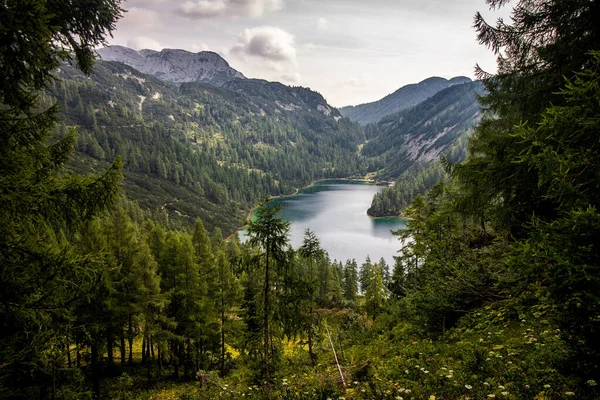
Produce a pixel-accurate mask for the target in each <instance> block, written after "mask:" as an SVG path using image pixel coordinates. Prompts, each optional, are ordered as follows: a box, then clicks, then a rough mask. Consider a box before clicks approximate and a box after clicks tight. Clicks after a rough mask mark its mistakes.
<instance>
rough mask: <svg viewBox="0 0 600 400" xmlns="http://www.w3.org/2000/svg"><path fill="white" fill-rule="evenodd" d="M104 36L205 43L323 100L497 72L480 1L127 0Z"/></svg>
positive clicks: (250, 72) (238, 64) (248, 70)
mask: <svg viewBox="0 0 600 400" xmlns="http://www.w3.org/2000/svg"><path fill="white" fill-rule="evenodd" d="M123 8H125V9H126V10H128V12H127V13H126V14H125V16H124V17H123V19H122V20H121V21H119V23H118V24H117V30H116V32H115V33H114V38H112V39H110V40H109V43H110V44H119V45H123V46H128V47H131V48H134V49H136V50H140V49H143V48H149V49H155V50H160V49H162V48H178V49H185V50H189V51H194V52H197V51H202V50H212V51H215V52H217V53H219V54H221V55H222V56H223V57H224V58H225V59H226V60H227V61H228V62H229V63H230V65H231V66H232V67H233V68H235V69H237V70H239V71H240V72H242V73H243V74H244V75H246V76H247V77H249V78H262V79H268V80H273V81H280V82H283V83H286V84H291V85H301V86H307V87H310V88H311V89H313V90H316V91H318V92H320V93H321V94H323V95H324V96H325V98H326V99H327V100H328V101H329V103H330V104H332V105H334V106H338V107H339V106H345V105H351V104H359V103H364V102H369V101H374V100H378V99H380V98H381V97H383V96H385V95H387V94H389V93H391V92H393V91H395V90H396V89H398V88H399V87H401V86H403V85H406V84H409V83H416V82H419V81H421V80H423V79H426V78H428V77H431V76H441V77H445V78H451V77H454V76H459V75H464V76H469V77H471V78H473V70H474V67H475V64H476V63H479V65H480V66H482V67H483V68H484V69H486V70H488V71H490V72H494V71H495V58H494V56H493V54H492V53H491V52H490V51H489V50H488V49H486V48H485V47H483V46H480V45H479V44H478V43H477V41H476V33H475V31H474V29H473V28H472V25H473V16H474V14H475V12H476V11H481V12H482V13H483V15H484V16H486V18H487V19H488V20H489V22H493V21H494V20H495V19H496V18H497V17H499V16H506V15H508V10H501V11H500V12H492V11H489V10H488V7H487V5H486V4H485V0H129V1H126V2H124V3H123Z"/></svg>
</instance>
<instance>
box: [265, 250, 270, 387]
mask: <svg viewBox="0 0 600 400" xmlns="http://www.w3.org/2000/svg"><path fill="white" fill-rule="evenodd" d="M264 296H265V307H264V313H265V315H264V322H263V324H264V331H265V337H264V342H265V343H264V344H265V346H264V352H265V354H264V357H265V378H266V380H267V381H268V380H269V378H270V376H269V375H270V374H269V245H268V244H267V254H266V263H265V292H264Z"/></svg>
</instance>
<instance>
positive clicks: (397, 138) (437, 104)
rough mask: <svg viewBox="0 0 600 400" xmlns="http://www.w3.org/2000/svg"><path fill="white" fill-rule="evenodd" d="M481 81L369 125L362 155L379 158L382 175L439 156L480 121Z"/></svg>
mask: <svg viewBox="0 0 600 400" xmlns="http://www.w3.org/2000/svg"><path fill="white" fill-rule="evenodd" d="M482 91H483V86H482V84H481V82H471V83H466V84H462V85H455V86H452V87H450V88H447V89H445V90H443V91H441V92H439V93H438V94H436V95H435V96H433V97H431V98H429V99H427V100H425V101H424V102H422V103H420V104H419V105H417V106H416V107H414V108H411V109H409V110H405V111H400V112H398V113H396V114H392V115H388V116H387V117H385V118H384V119H382V120H381V121H380V122H379V123H377V124H371V125H368V126H367V127H366V135H367V138H368V139H369V140H368V143H367V144H366V145H365V146H364V147H363V149H362V154H363V155H364V156H366V157H378V162H379V163H380V164H379V166H380V167H381V170H380V171H379V173H378V175H379V176H380V177H382V178H394V177H397V176H398V175H400V174H401V173H402V172H403V171H404V170H405V169H406V168H408V167H409V166H410V165H411V164H413V163H414V162H417V161H429V160H434V159H437V158H439V156H440V154H441V153H442V152H443V151H444V150H445V149H447V148H448V147H449V146H450V145H451V144H452V143H453V142H454V141H455V140H456V139H458V138H459V137H460V136H461V135H463V134H465V133H466V132H467V131H468V130H469V129H470V128H471V127H473V126H474V124H475V123H476V122H477V121H478V120H479V118H480V116H481V114H480V111H479V103H478V101H477V96H478V95H479V94H481V93H482Z"/></svg>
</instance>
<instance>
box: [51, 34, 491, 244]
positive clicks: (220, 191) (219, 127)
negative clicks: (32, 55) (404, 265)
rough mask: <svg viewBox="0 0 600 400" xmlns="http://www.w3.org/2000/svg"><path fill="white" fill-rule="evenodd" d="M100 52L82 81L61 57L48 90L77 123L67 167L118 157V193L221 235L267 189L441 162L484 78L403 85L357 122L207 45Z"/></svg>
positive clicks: (470, 118) (100, 164)
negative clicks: (376, 113) (249, 73)
mask: <svg viewBox="0 0 600 400" xmlns="http://www.w3.org/2000/svg"><path fill="white" fill-rule="evenodd" d="M99 53H100V54H101V56H102V57H103V58H102V60H99V61H97V63H96V67H95V72H94V73H93V74H92V76H91V77H90V78H88V77H86V76H84V75H83V74H81V73H80V72H79V71H77V70H76V69H74V68H72V67H70V66H69V65H66V64H65V65H64V66H63V67H62V68H61V70H60V72H59V77H60V79H59V80H57V81H56V82H55V83H54V85H53V87H52V88H51V89H50V93H49V94H50V95H51V96H52V97H53V98H54V99H56V101H58V102H59V104H61V105H62V107H63V110H64V112H63V113H64V121H63V125H64V127H63V129H68V127H71V126H75V127H77V128H78V132H79V141H78V144H77V147H76V153H75V157H74V160H73V162H72V168H73V169H74V170H77V171H79V172H85V171H91V172H93V171H97V170H102V168H105V167H106V165H108V164H109V163H110V162H111V161H112V160H114V158H115V157H116V156H117V155H120V156H121V157H123V159H124V164H125V166H124V170H123V172H124V176H125V182H124V190H125V193H126V195H127V196H128V197H129V198H132V199H135V200H137V201H138V202H139V203H140V205H141V206H142V208H144V209H146V210H150V211H151V212H156V213H164V212H167V213H168V214H169V215H170V216H171V221H180V222H181V223H185V224H187V223H189V222H192V221H193V220H194V219H195V218H197V217H201V218H202V220H203V221H204V222H205V224H206V225H207V226H208V227H209V228H211V227H216V226H218V227H220V228H221V229H222V230H223V231H224V232H225V233H231V232H232V231H233V230H235V229H236V228H237V227H238V226H240V225H241V224H242V223H243V220H244V218H245V216H246V215H247V212H248V210H249V209H250V208H252V207H253V206H254V205H255V204H256V203H257V202H259V201H260V200H261V199H263V198H264V197H265V196H275V195H281V194H289V193H293V192H294V190H295V189H294V188H297V187H302V186H305V185H308V184H310V183H311V182H313V181H314V180H316V179H323V178H349V177H357V178H363V177H365V176H372V177H375V178H381V179H392V180H394V179H397V178H398V177H400V176H401V175H402V174H403V173H405V172H406V171H408V170H411V171H414V170H415V168H417V169H418V168H419V166H420V165H422V164H423V163H424V162H425V163H427V162H430V161H431V162H434V161H435V162H437V161H436V160H437V158H438V157H439V156H440V155H441V154H445V152H447V151H448V149H450V148H451V147H452V146H454V147H455V148H456V147H457V146H458V147H459V148H463V147H464V144H462V143H463V142H462V141H461V138H462V137H464V136H465V135H466V134H467V132H468V130H469V129H470V127H471V126H472V125H473V124H474V123H475V122H476V121H477V119H478V118H479V112H478V107H477V100H476V98H477V93H480V90H481V85H480V84H479V83H477V82H471V81H470V80H469V79H468V78H460V77H459V78H454V79H451V80H445V79H443V78H431V79H430V80H426V81H424V82H421V83H420V84H416V85H409V86H407V87H404V88H401V89H400V90H398V91H396V92H395V93H394V94H393V95H390V96H387V97H386V98H384V99H382V100H380V101H379V102H378V103H379V104H387V105H386V106H385V107H383V106H382V107H381V110H383V109H385V110H396V109H397V108H398V107H400V108H401V110H400V111H395V112H392V113H389V114H387V115H385V116H382V117H381V118H379V121H378V122H377V123H371V124H368V125H367V126H361V125H360V124H359V123H357V122H354V121H352V119H351V118H343V114H344V112H345V111H344V110H346V111H347V109H342V110H341V112H340V110H338V109H336V108H334V107H332V106H330V105H329V104H328V103H327V101H326V99H325V98H323V96H322V95H320V94H319V93H317V92H315V91H312V90H310V89H308V88H303V87H291V86H286V85H283V84H281V83H278V82H268V81H265V80H260V79H248V78H246V77H244V76H243V74H241V73H239V72H238V71H235V70H233V69H231V68H230V67H229V64H228V63H227V62H226V61H225V60H224V59H222V58H221V57H220V56H219V55H217V54H215V53H210V52H201V53H189V52H185V51H183V50H168V49H167V50H163V51H160V52H157V51H152V50H142V51H135V50H131V49H127V48H124V47H118V46H113V47H109V48H105V49H101V50H100V51H99ZM108 60H112V61H108ZM392 103H394V104H395V105H394V106H392ZM373 104H374V103H373ZM413 104H414V105H413ZM411 105H412V106H411ZM359 107H360V106H359ZM381 112H384V111H381ZM346 115H347V114H346ZM363 122H364V121H363ZM459 150H460V149H459ZM458 152H459V153H460V151H458ZM380 208H381V210H387V209H392V208H389V207H387V208H386V207H380ZM382 212H384V211H382Z"/></svg>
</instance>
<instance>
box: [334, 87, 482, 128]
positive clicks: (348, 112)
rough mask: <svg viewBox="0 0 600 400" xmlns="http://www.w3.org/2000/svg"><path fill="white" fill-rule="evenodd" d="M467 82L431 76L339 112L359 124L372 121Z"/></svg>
mask: <svg viewBox="0 0 600 400" xmlns="http://www.w3.org/2000/svg"><path fill="white" fill-rule="evenodd" d="M468 82H471V79H469V78H467V77H464V76H457V77H455V78H452V79H444V78H439V77H432V78H428V79H425V80H424V81H422V82H419V83H415V84H410V85H406V86H403V87H401V88H400V89H398V90H396V91H395V92H394V93H391V94H389V95H387V96H385V97H384V98H382V99H381V100H378V101H374V102H372V103H365V104H360V105H357V106H347V107H342V108H340V113H341V114H342V115H343V116H344V117H348V118H350V119H351V120H352V121H356V122H359V123H361V124H369V123H374V122H378V121H380V120H381V119H382V118H383V117H385V116H387V115H390V114H394V113H396V112H398V111H402V110H406V109H409V108H411V107H414V106H416V105H417V104H419V103H421V102H423V101H425V100H427V99H428V98H430V97H431V96H433V95H435V94H436V93H438V92H440V91H442V90H444V89H446V88H448V87H450V86H454V85H461V84H464V83H468Z"/></svg>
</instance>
